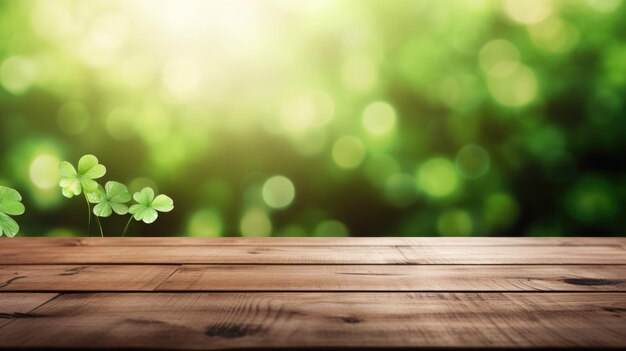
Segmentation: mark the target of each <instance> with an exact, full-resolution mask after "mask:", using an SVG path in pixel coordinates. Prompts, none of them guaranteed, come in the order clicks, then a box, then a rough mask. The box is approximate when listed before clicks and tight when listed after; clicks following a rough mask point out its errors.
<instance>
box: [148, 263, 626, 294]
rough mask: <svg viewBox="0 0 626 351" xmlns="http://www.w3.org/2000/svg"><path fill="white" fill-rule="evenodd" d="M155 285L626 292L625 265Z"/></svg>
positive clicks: (382, 271)
mask: <svg viewBox="0 0 626 351" xmlns="http://www.w3.org/2000/svg"><path fill="white" fill-rule="evenodd" d="M158 289H159V290H171V291H255V290H258V291H623V292H626V266H573V265H562V266H540V265H532V266H507V265H485V266H479V267H476V266H463V265H459V266H456V265H444V266H437V265H424V266H421V265H417V266H409V265H406V266H355V265H349V266H347V265H343V266H338V265H307V266H296V265H291V266H287V265H254V266H251V265H248V266H247V265H210V266H201V265H186V266H183V267H182V268H180V269H178V270H177V271H176V273H174V274H173V275H172V276H171V277H169V278H168V279H167V280H166V281H165V282H164V283H162V284H160V285H159V288H158Z"/></svg>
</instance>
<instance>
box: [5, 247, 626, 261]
mask: <svg viewBox="0 0 626 351" xmlns="http://www.w3.org/2000/svg"><path fill="white" fill-rule="evenodd" d="M111 263H114V264H133V263H144V264H159V263H160V264H185V263H187V264H192V263H193V264H203V263H204V264H605V265H606V264H626V250H624V249H622V248H621V247H612V246H610V247H605V246H511V247H507V248H506V249H494V248H493V247H484V246H472V247H464V246H397V247H394V246H232V247H228V248H227V249H225V248H224V247H222V246H176V247H166V246H53V247H39V246H25V247H23V248H20V249H19V250H16V249H15V248H14V247H0V264H5V265H6V264H11V265H15V264H111Z"/></svg>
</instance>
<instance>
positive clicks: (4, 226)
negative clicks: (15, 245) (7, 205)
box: [0, 212, 20, 238]
mask: <svg viewBox="0 0 626 351" xmlns="http://www.w3.org/2000/svg"><path fill="white" fill-rule="evenodd" d="M19 231H20V226H19V225H18V224H17V222H16V221H14V220H13V218H11V217H9V216H8V215H5V214H4V213H1V212H0V236H2V234H3V233H4V235H6V236H8V237H11V238H12V237H14V236H15V234H17V232H19Z"/></svg>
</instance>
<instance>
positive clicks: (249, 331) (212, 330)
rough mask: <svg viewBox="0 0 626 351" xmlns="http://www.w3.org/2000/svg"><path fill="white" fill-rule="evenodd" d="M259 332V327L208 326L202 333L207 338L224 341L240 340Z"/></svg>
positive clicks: (237, 325) (238, 325)
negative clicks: (218, 338)
mask: <svg viewBox="0 0 626 351" xmlns="http://www.w3.org/2000/svg"><path fill="white" fill-rule="evenodd" d="M259 330H260V328H259V327H253V326H250V325H241V324H234V325H224V324H217V325H213V326H210V327H209V328H208V329H207V330H206V331H205V332H204V335H206V336H208V337H221V338H225V339H236V338H242V337H244V336H248V335H253V334H256V333H258V332H259Z"/></svg>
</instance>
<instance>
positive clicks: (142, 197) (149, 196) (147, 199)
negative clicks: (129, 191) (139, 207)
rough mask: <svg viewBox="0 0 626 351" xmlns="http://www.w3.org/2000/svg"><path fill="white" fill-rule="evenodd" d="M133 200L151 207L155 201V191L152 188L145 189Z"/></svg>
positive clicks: (134, 196)
mask: <svg viewBox="0 0 626 351" xmlns="http://www.w3.org/2000/svg"><path fill="white" fill-rule="evenodd" d="M133 199H135V201H137V202H138V203H140V204H143V205H149V204H150V203H151V202H152V200H154V190H152V188H143V189H142V190H141V191H140V192H138V193H135V195H133Z"/></svg>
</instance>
